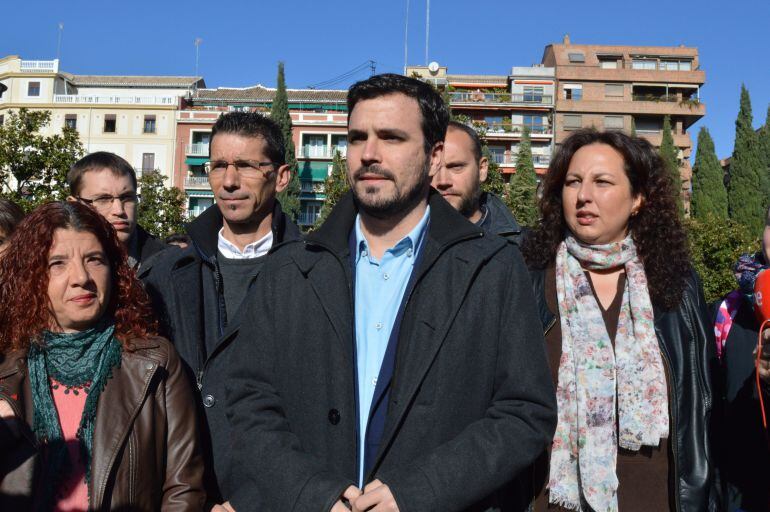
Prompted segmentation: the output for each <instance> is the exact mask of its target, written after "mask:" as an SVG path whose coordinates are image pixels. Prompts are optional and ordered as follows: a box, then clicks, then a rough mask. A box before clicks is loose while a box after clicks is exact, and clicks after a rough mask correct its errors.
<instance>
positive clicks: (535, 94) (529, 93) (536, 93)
mask: <svg viewBox="0 0 770 512" xmlns="http://www.w3.org/2000/svg"><path fill="white" fill-rule="evenodd" d="M543 90H544V89H543V88H542V87H534V86H531V85H529V86H526V85H525V86H524V103H542V102H543Z"/></svg>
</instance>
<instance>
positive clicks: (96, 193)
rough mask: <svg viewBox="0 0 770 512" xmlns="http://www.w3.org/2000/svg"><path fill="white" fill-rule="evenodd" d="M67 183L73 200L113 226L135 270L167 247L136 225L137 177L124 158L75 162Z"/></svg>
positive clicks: (100, 156) (101, 154) (95, 156)
mask: <svg viewBox="0 0 770 512" xmlns="http://www.w3.org/2000/svg"><path fill="white" fill-rule="evenodd" d="M67 182H68V184H69V188H70V194H71V196H70V197H69V199H70V200H72V201H75V200H77V201H80V202H83V203H86V204H88V205H90V206H91V207H92V208H94V209H95V210H96V211H97V212H99V213H100V214H101V215H102V216H103V217H104V218H106V219H107V220H108V221H109V222H110V224H112V227H114V228H115V231H116V232H117V233H118V239H119V240H120V241H121V242H122V243H123V244H124V245H125V247H126V251H127V252H128V261H129V263H130V264H131V266H132V267H134V268H138V267H139V266H141V264H142V263H143V262H145V261H146V260H147V259H148V258H149V257H150V256H152V255H154V254H156V253H158V252H160V251H162V250H163V249H165V248H167V247H168V246H167V245H166V244H164V243H163V242H161V241H160V240H157V239H156V238H155V237H154V236H152V235H151V234H149V233H148V232H147V231H145V230H144V229H143V228H142V227H141V226H139V225H138V224H137V223H136V209H137V202H138V197H137V195H136V173H135V172H134V168H133V167H131V164H129V163H128V162H127V161H126V160H124V159H123V158H121V157H119V156H118V155H115V154H113V153H108V152H106V151H98V152H96V153H91V154H90V155H88V156H85V157H83V158H81V159H80V160H78V161H77V162H75V165H73V166H72V168H71V169H70V171H69V173H68V174H67Z"/></svg>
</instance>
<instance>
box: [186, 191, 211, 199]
mask: <svg viewBox="0 0 770 512" xmlns="http://www.w3.org/2000/svg"><path fill="white" fill-rule="evenodd" d="M185 194H187V197H210V198H212V199H213V198H214V192H212V191H211V190H185Z"/></svg>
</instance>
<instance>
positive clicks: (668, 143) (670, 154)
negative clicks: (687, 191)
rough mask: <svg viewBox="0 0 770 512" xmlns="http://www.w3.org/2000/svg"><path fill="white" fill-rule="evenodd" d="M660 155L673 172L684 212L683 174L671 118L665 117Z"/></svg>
mask: <svg viewBox="0 0 770 512" xmlns="http://www.w3.org/2000/svg"><path fill="white" fill-rule="evenodd" d="M659 152H660V156H661V158H663V162H664V163H665V164H666V168H667V169H668V172H669V173H670V174H671V183H672V184H673V187H674V192H675V193H676V203H677V205H678V206H679V213H680V214H681V215H683V214H684V205H683V204H682V176H681V174H680V173H679V150H678V149H677V148H676V146H675V145H674V135H673V133H672V132H671V118H670V117H669V116H665V117H664V118H663V137H662V139H661V142H660V150H659Z"/></svg>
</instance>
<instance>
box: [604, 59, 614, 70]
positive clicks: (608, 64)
mask: <svg viewBox="0 0 770 512" xmlns="http://www.w3.org/2000/svg"><path fill="white" fill-rule="evenodd" d="M599 67H600V68H602V69H618V60H617V59H599Z"/></svg>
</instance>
